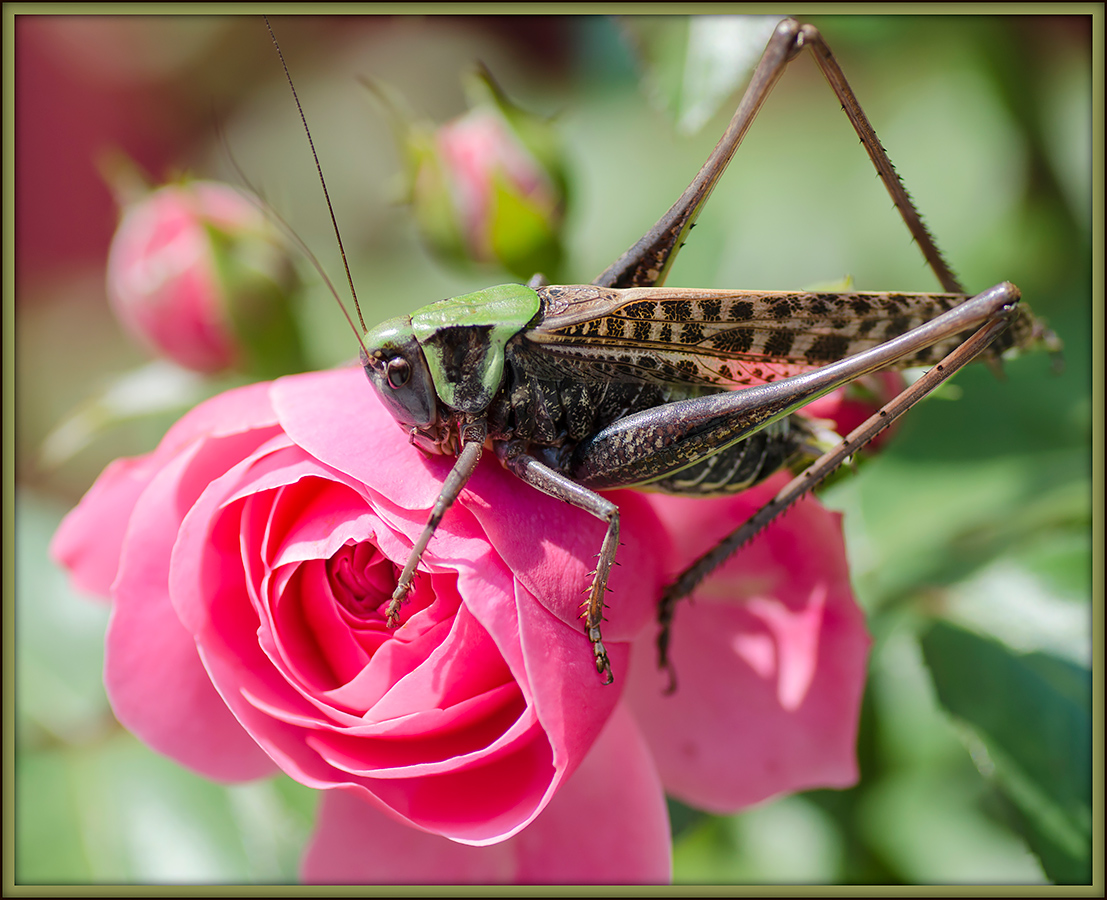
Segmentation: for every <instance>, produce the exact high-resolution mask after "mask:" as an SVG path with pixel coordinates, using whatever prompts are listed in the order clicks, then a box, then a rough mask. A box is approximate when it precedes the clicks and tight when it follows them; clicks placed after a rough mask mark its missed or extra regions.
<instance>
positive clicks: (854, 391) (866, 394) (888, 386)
mask: <svg viewBox="0 0 1107 900" xmlns="http://www.w3.org/2000/svg"><path fill="white" fill-rule="evenodd" d="M905 387H907V382H906V381H904V378H903V373H902V372H898V371H896V370H894V369H887V370H885V371H883V372H874V373H873V374H871V375H866V376H865V377H864V378H860V379H858V380H857V381H855V382H853V383H852V384H849V385H846V387H844V388H839V389H838V390H836V391H834V392H832V393H830V394H827V395H826V396H825V397H820V398H819V399H818V400H816V401H815V402H814V403H808V404H807V406H805V407H804V408H803V409H802V410H801V412H802V413H803V415H805V416H809V417H811V418H815V419H825V420H826V421H828V422H829V423H830V424H831V427H832V428H833V429H834V431H836V432H837V433H838V434H840V435H841V436H842V437H845V436H846V435H847V434H849V433H850V432H851V431H853V429H854V428H856V427H857V426H858V425H860V424H861V423H862V422H864V421H865V420H866V419H867V418H869V416H871V415H873V413H875V412H876V411H877V410H878V409H880V407H882V406H884V405H885V404H886V403H888V402H889V401H891V400H892V399H893V398H895V397H896V395H897V394H899V393H900V392H901V391H902V390H903V389H904V388H905ZM897 427H898V426H897V425H891V426H890V427H888V428H885V429H884V430H883V431H882V432H880V434H878V435H877V436H876V437H875V438H873V440H872V442H871V443H869V445H868V451H869V452H873V451H875V450H879V449H880V448H881V447H882V446H883V445H884V443H885V442H886V441H887V440H888V439H889V438H890V437H891V436H892V435H893V434H895V431H896V428H897Z"/></svg>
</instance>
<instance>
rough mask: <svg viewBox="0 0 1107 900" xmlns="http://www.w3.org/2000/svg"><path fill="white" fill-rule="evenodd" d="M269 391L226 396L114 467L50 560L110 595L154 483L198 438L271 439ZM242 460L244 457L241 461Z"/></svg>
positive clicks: (259, 387)
mask: <svg viewBox="0 0 1107 900" xmlns="http://www.w3.org/2000/svg"><path fill="white" fill-rule="evenodd" d="M268 389H269V386H268V385H265V384H252V385H248V386H247V387H243V388H239V389H237V390H232V391H227V392H226V393H224V394H220V395H219V396H217V397H213V398H212V399H211V400H209V401H207V402H206V403H202V404H200V405H199V406H197V407H196V408H195V409H193V410H192V411H190V412H189V413H187V414H186V415H185V416H183V417H182V418H181V419H180V420H179V421H178V422H177V423H176V424H175V425H174V426H173V427H172V428H170V429H169V431H168V432H167V433H166V435H165V437H164V438H162V440H161V442H160V443H159V444H158V447H157V449H156V450H154V452H153V453H150V454H147V455H146V456H140V457H135V458H133V459H117V460H116V461H115V462H113V463H111V465H109V466H108V467H107V468H106V469H105V470H104V472H103V473H102V474H101V475H100V477H99V478H98V479H97V480H96V483H95V484H93V486H92V487H91V488H90V489H89V491H88V493H87V494H85V496H84V497H83V498H82V499H81V502H80V503H79V504H78V505H77V507H76V508H75V509H74V510H72V511H71V512H70V513H69V515H67V516H66V517H65V519H64V520H63V521H62V523H61V525H60V526H59V527H58V530H57V532H56V533H55V534H54V538H53V540H52V542H51V544H50V555H51V557H52V558H53V559H54V560H55V561H56V562H58V563H59V564H60V565H62V566H64V567H65V568H66V569H68V570H69V571H70V573H71V577H72V579H73V583H74V585H76V586H77V588H79V589H80V590H82V591H88V592H90V593H93V594H99V595H100V596H104V597H106V596H108V595H109V593H110V589H111V583H112V581H114V580H115V576H116V572H117V571H118V568H119V559H120V553H121V550H122V547H123V536H124V534H125V533H126V531H127V524H128V522H129V521H130V516H131V511H132V509H133V508H134V505H135V502H136V501H137V500H138V497H139V495H140V494H141V493H142V491H143V490H144V489H145V487H146V485H147V484H149V482H150V479H152V478H153V477H154V475H155V474H157V472H158V471H159V470H160V469H161V468H162V466H164V465H165V464H166V463H167V462H168V461H169V460H171V459H172V458H173V457H174V456H175V455H176V454H177V453H179V452H180V451H181V449H182V448H183V447H185V446H186V445H187V444H189V443H190V442H191V441H194V440H196V439H197V438H200V437H211V438H219V437H224V436H227V435H234V434H244V435H245V434H250V435H251V437H250V438H249V441H252V442H253V445H254V446H257V445H258V444H260V443H262V442H264V441H265V440H267V439H268V438H269V437H270V436H271V435H272V433H273V432H272V431H271V430H269V429H270V428H271V427H272V426H273V425H275V424H276V416H275V415H274V414H273V412H272V409H271V408H270V406H269V402H268ZM225 450H227V453H226V455H225V456H224V457H223V464H222V468H223V470H224V471H225V470H226V468H227V467H228V466H229V464H230V463H228V462H227V460H230V461H231V463H233V462H235V461H237V458H236V457H234V456H233V455H231V453H233V452H239V453H241V452H242V449H241V447H236V448H225ZM238 458H240V457H238Z"/></svg>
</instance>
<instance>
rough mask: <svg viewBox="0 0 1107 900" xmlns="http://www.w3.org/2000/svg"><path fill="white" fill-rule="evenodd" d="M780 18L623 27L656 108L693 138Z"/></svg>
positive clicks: (747, 70)
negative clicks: (660, 109)
mask: <svg viewBox="0 0 1107 900" xmlns="http://www.w3.org/2000/svg"><path fill="white" fill-rule="evenodd" d="M781 19H782V17H781V16H692V17H690V18H681V19H673V18H670V17H667V16H646V17H633V18H626V19H624V20H623V26H624V28H625V30H626V33H627V35H628V39H629V40H630V42H631V44H632V46H633V47H634V49H635V51H636V52H637V55H638V57H639V60H640V63H641V66H642V68H643V70H644V71H643V75H642V82H643V86H644V88H645V90H646V93H647V95H648V96H649V97H650V100H651V101H652V102H653V103H654V105H655V106H658V107H659V108H662V109H665V110H667V111H668V112H669V113H671V114H672V116H673V118H674V119H675V121H676V128H677V130H678V131H680V132H681V133H683V134H695V133H696V132H698V131H699V130H700V129H701V128H703V126H704V125H706V124H707V122H708V121H709V120H710V119H711V117H712V116H713V115H715V113H716V112H718V110H719V107H721V106H722V105H723V104H724V103H725V102H726V100H727V98H729V97H730V95H731V94H732V93H734V91H735V90H737V89H738V87H739V86H741V85H742V84H744V83H745V82H746V81H747V80H748V78H749V77H750V75H751V73H752V72H753V70H754V67H755V66H756V65H757V62H758V60H759V59H760V58H761V54H762V53H763V52H764V50H765V45H766V44H767V43H768V41H769V38H770V37H771V36H772V33H773V30H774V29H775V28H776V26H777V24H778V23H779V22H780V21H781Z"/></svg>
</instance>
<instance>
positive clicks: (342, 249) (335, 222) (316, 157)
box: [262, 16, 367, 334]
mask: <svg viewBox="0 0 1107 900" xmlns="http://www.w3.org/2000/svg"><path fill="white" fill-rule="evenodd" d="M262 18H263V19H265V27H266V28H268V29H269V37H270V38H271V39H272V40H273V46H274V47H276V48H277V56H279V57H280V59H281V67H282V68H283V69H284V77H285V78H286V79H288V86H289V87H290V88H291V89H292V99H294V100H295V101H296V109H298V110H299V111H300V121H301V122H303V123H304V134H306V135H307V139H308V145H309V146H310V147H311V155H312V158H313V159H314V160H315V171H316V172H318V173H319V183H320V184H321V185H322V186H323V197H324V198H325V199H326V201H327V212H328V213H330V216H331V225H332V226H333V227H334V236H335V239H336V240H337V241H338V251H339V253H341V254H342V265H343V267H344V268H345V269H346V283H347V284H348V285H349V286H350V296H351V297H353V299H354V309H356V310H357V320H358V322H359V323H360V324H361V331H362V334H364V333H365V332H366V331H367V329H366V327H365V318H364V317H363V316H362V314H361V304H360V303H358V302H357V290H355V288H354V279H353V277H352V276H351V275H350V263H349V262H348V261H347V259H346V248H345V247H344V246H343V244H342V234H341V233H340V232H339V230H338V220H337V219H336V218H335V217H334V207H333V206H332V205H331V195H330V193H329V192H328V191H327V180H326V179H325V178H324V177H323V167H322V166H321V165H320V164H319V154H318V153H316V152H315V141H313V140H312V139H311V129H310V128H308V123H307V118H306V117H305V116H304V108H303V106H301V105H300V97H299V95H298V94H297V93H296V85H294V84H293V83H292V75H291V73H290V72H289V71H288V64H287V63H286V62H285V61H284V54H283V53H282V52H281V45H280V44H279V43H277V36H276V35H275V34H274V33H273V26H272V25H270V24H269V17H268V16H262Z"/></svg>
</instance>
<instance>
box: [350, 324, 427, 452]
mask: <svg viewBox="0 0 1107 900" xmlns="http://www.w3.org/2000/svg"><path fill="white" fill-rule="evenodd" d="M362 343H363V345H364V348H365V349H364V350H362V353H361V365H362V368H364V369H365V374H366V376H367V377H368V378H369V381H370V383H371V384H372V385H373V387H375V388H376V389H377V394H378V395H379V396H380V398H381V400H383V401H384V405H385V406H387V407H388V411H389V412H391V413H392V416H393V418H394V419H395V420H396V421H397V422H399V424H400V425H402V426H403V427H404V428H407V429H411V428H415V429H420V430H422V429H427V428H429V427H430V426H431V425H433V424H434V423H435V422H437V421H438V394H437V393H436V391H435V389H434V379H433V378H432V377H431V373H430V369H429V368H428V366H427V360H426V357H425V356H424V355H423V350H422V348H421V347H420V346H419V342H418V341H417V340H416V339H415V333H414V332H413V331H412V328H411V319H410V318H409V317H408V316H397V317H396V318H394V319H389V320H388V321H386V322H381V324H380V325H378V326H376V327H375V328H370V329H369V331H367V332H366V334H365V339H364V340H363V342H362Z"/></svg>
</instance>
